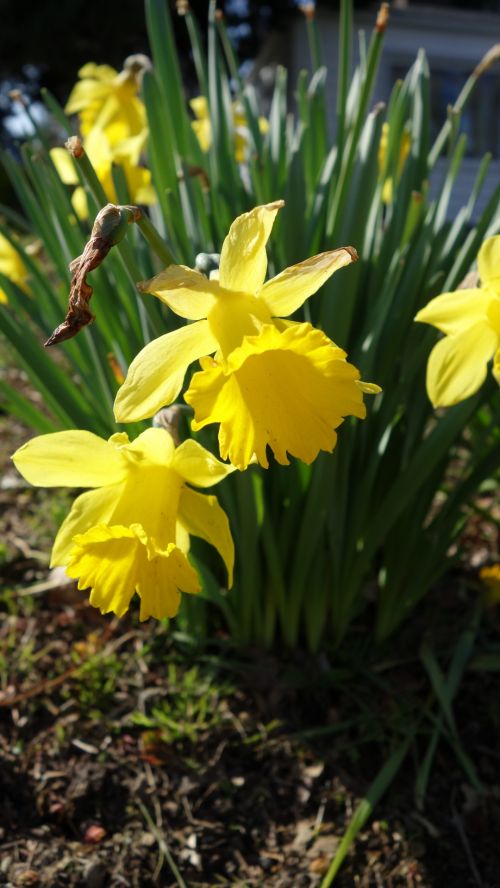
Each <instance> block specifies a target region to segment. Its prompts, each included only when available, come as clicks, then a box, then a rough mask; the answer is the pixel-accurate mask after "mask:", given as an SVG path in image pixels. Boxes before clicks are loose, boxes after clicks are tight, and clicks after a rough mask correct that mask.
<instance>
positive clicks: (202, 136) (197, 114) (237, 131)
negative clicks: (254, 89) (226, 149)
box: [189, 96, 269, 163]
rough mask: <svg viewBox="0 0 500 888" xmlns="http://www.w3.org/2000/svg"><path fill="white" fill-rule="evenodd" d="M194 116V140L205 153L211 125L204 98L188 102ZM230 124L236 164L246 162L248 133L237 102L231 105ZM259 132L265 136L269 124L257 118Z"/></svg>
mask: <svg viewBox="0 0 500 888" xmlns="http://www.w3.org/2000/svg"><path fill="white" fill-rule="evenodd" d="M189 105H190V108H191V110H192V112H193V114H194V118H195V119H194V120H193V123H192V127H193V130H194V132H195V134H196V138H197V139H198V142H199V143H200V148H201V150H202V151H204V152H206V151H208V150H209V149H210V146H211V144H212V123H211V120H210V109H209V105H208V100H207V98H206V96H196V97H195V98H194V99H191V101H190V102H189ZM232 124H233V129H234V154H235V158H236V161H237V162H238V163H244V161H245V160H246V157H247V154H248V149H249V145H250V133H249V129H248V123H247V119H246V117H245V113H244V110H243V108H242V107H241V105H240V104H239V103H238V102H233V105H232ZM259 130H260V132H261V133H262V135H265V134H266V133H267V131H268V130H269V122H268V121H267V120H266V118H265V117H259Z"/></svg>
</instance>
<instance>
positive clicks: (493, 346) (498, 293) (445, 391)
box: [415, 235, 500, 407]
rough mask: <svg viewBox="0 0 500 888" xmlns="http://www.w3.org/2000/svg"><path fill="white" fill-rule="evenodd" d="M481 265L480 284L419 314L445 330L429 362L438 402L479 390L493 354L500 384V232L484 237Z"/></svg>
mask: <svg viewBox="0 0 500 888" xmlns="http://www.w3.org/2000/svg"><path fill="white" fill-rule="evenodd" d="M477 265H478V274H479V278H480V281H481V286H480V287H474V288H469V287H466V288H464V289H459V290H455V291H454V292H452V293H442V294H441V295H440V296H436V298H435V299H432V300H431V301H430V302H429V304H428V305H426V307H425V308H423V309H422V310H421V311H419V312H418V314H417V316H416V318H415V320H416V321H422V322H423V323H425V324H432V325H433V326H434V327H437V329H438V330H440V331H441V332H442V333H444V334H445V337H444V338H443V339H440V340H439V342H438V343H437V344H436V345H435V346H434V348H433V350H432V352H431V354H430V357H429V361H428V364H427V391H428V394H429V398H430V400H431V401H432V404H433V405H434V407H450V406H452V405H453V404H458V403H459V402H460V401H463V400H465V398H468V397H470V396H471V395H473V394H475V393H476V392H477V391H478V389H479V388H480V387H481V385H482V384H483V382H484V380H485V378H486V374H487V367H488V362H489V361H490V360H491V359H492V358H493V375H494V377H495V379H496V381H497V382H498V383H500V235H496V236H495V237H490V238H488V240H486V241H485V242H484V244H483V246H482V247H481V249H480V251H479V255H478V258H477Z"/></svg>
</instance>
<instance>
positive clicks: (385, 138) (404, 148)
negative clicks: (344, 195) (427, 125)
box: [378, 121, 411, 204]
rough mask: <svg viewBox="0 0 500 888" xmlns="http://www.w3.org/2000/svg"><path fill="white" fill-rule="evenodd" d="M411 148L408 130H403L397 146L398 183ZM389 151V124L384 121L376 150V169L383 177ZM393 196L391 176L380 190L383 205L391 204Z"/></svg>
mask: <svg viewBox="0 0 500 888" xmlns="http://www.w3.org/2000/svg"><path fill="white" fill-rule="evenodd" d="M410 148H411V136H410V133H409V132H408V130H404V131H403V134H402V136H401V142H400V146H399V156H398V166H397V171H396V174H397V181H398V182H399V180H400V178H401V174H402V172H403V169H404V165H405V163H406V161H407V159H408V155H409V153H410ZM388 151H389V124H388V123H387V121H385V122H384V123H383V124H382V134H381V136H380V143H379V148H378V169H379V175H380V176H383V175H384V172H385V167H386V163H387V153H388ZM392 196H393V182H392V176H387V178H386V179H385V181H384V185H383V188H382V200H383V202H384V203H385V204H390V203H392Z"/></svg>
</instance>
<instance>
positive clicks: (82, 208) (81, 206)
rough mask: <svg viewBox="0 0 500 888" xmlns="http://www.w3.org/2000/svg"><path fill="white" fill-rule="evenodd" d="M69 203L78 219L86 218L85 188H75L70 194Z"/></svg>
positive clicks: (87, 209) (87, 208) (87, 213)
mask: <svg viewBox="0 0 500 888" xmlns="http://www.w3.org/2000/svg"><path fill="white" fill-rule="evenodd" d="M71 204H72V206H73V209H74V211H75V213H76V215H77V216H78V218H79V219H87V218H88V215H89V207H88V203H87V195H86V194H85V188H81V187H78V188H75V190H74V191H73V194H72V195H71Z"/></svg>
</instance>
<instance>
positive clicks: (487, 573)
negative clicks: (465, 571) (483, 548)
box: [479, 563, 500, 607]
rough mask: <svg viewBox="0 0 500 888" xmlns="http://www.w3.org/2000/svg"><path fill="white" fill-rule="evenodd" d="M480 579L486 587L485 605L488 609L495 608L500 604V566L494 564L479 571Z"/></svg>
mask: <svg viewBox="0 0 500 888" xmlns="http://www.w3.org/2000/svg"><path fill="white" fill-rule="evenodd" d="M479 577H480V579H481V581H482V583H483V585H484V586H485V589H486V595H485V604H486V606H487V607H494V605H495V604H499V603H500V564H499V563H497V564H492V565H490V566H489V567H482V568H481V570H480V571H479Z"/></svg>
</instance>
